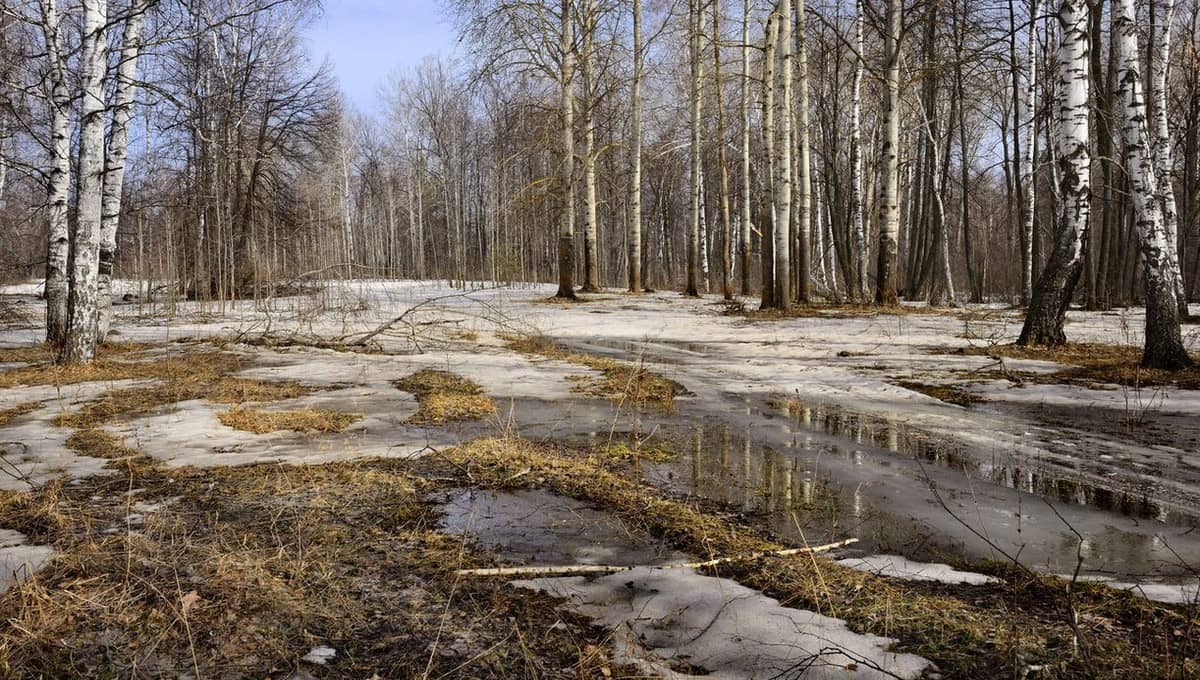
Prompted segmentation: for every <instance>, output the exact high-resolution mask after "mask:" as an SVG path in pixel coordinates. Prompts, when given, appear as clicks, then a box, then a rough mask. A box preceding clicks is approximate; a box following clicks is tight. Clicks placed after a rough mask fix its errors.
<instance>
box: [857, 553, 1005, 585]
mask: <svg viewBox="0 0 1200 680" xmlns="http://www.w3.org/2000/svg"><path fill="white" fill-rule="evenodd" d="M837 563H838V564H840V565H842V566H843V567H849V568H850V569H854V570H855V571H865V572H868V573H871V574H875V575H877V576H890V577H892V578H899V579H904V580H906V581H936V582H938V583H950V584H957V583H966V584H970V585H976V586H978V585H984V584H987V583H1000V579H998V578H996V577H994V576H987V575H986V574H977V573H975V572H971V571H959V570H957V569H955V568H953V567H951V566H950V565H948V564H938V563H929V562H914V561H913V560H910V559H907V558H905V557H901V556H900V555H867V556H865V557H852V558H848V559H844V560H837Z"/></svg>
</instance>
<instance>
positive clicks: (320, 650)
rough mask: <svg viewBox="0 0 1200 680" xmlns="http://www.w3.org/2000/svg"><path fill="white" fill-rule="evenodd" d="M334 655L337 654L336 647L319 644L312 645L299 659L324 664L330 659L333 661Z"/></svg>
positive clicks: (319, 664)
mask: <svg viewBox="0 0 1200 680" xmlns="http://www.w3.org/2000/svg"><path fill="white" fill-rule="evenodd" d="M335 656H337V650H336V649H334V648H333V647H327V646H325V645H320V646H319V647H313V648H312V649H311V650H309V652H308V654H305V655H304V656H302V657H300V660H301V661H304V662H306V663H311V664H316V665H318V666H324V665H325V664H327V663H329V662H330V661H333V658H334V657H335Z"/></svg>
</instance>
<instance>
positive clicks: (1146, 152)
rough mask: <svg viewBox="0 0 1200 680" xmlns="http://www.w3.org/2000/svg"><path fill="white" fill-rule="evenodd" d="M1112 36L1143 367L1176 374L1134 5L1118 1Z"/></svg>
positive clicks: (1170, 263)
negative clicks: (1141, 292) (1139, 276)
mask: <svg viewBox="0 0 1200 680" xmlns="http://www.w3.org/2000/svg"><path fill="white" fill-rule="evenodd" d="M1112 21H1113V28H1112V33H1113V37H1114V39H1115V40H1116V42H1117V44H1116V45H1115V47H1116V49H1118V50H1119V55H1120V56H1119V70H1118V75H1117V83H1118V86H1117V98H1118V99H1119V100H1120V101H1121V111H1122V116H1121V137H1122V141H1123V142H1124V143H1125V174H1126V177H1127V178H1128V181H1129V194H1130V197H1131V198H1132V200H1133V212H1134V224H1135V226H1136V227H1137V235H1138V245H1139V249H1140V251H1141V255H1142V271H1143V274H1144V276H1145V287H1146V347H1145V351H1144V353H1143V354H1142V365H1143V366H1145V367H1147V368H1161V369H1166V370H1178V369H1181V368H1187V367H1189V366H1191V365H1192V360H1191V357H1189V356H1188V353H1187V350H1186V349H1185V348H1184V346H1183V338H1182V336H1181V333H1180V328H1179V304H1178V299H1177V291H1178V285H1177V281H1178V278H1179V276H1178V268H1179V263H1178V258H1177V253H1176V251H1175V248H1174V246H1175V244H1174V243H1173V242H1172V240H1171V237H1170V234H1169V233H1168V230H1167V226H1166V224H1165V223H1164V221H1163V214H1162V204H1161V203H1160V198H1161V195H1162V194H1161V193H1160V192H1159V191H1158V187H1157V186H1156V184H1157V172H1156V168H1155V162H1154V160H1155V159H1154V154H1153V149H1152V148H1151V144H1152V142H1151V138H1150V132H1149V129H1148V127H1147V124H1146V123H1147V121H1146V102H1145V100H1144V98H1143V94H1142V79H1141V71H1140V69H1139V64H1138V43H1137V24H1136V14H1135V11H1134V7H1133V0H1117V2H1116V3H1115V4H1114V6H1113V14H1112Z"/></svg>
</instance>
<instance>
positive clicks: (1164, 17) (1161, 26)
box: [1148, 0, 1188, 318]
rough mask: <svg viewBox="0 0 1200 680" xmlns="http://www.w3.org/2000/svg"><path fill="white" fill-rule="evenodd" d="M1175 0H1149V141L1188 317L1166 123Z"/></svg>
mask: <svg viewBox="0 0 1200 680" xmlns="http://www.w3.org/2000/svg"><path fill="white" fill-rule="evenodd" d="M1174 15H1175V0H1150V49H1149V50H1148V52H1149V55H1150V92H1149V104H1150V112H1151V130H1152V133H1151V141H1152V145H1153V157H1154V166H1155V179H1156V182H1157V187H1158V196H1157V199H1158V203H1159V206H1160V208H1161V209H1162V220H1163V229H1164V230H1165V232H1166V235H1167V241H1168V243H1169V245H1170V247H1171V252H1172V253H1173V254H1174V258H1175V260H1176V265H1175V267H1174V269H1175V297H1176V302H1177V303H1178V304H1179V314H1180V316H1181V317H1182V318H1187V316H1188V296H1187V290H1186V289H1185V288H1184V285H1183V272H1182V268H1181V267H1180V266H1179V263H1180V262H1182V261H1183V259H1182V257H1181V256H1180V249H1179V211H1178V208H1177V207H1176V204H1175V185H1174V182H1175V173H1174V162H1173V161H1172V158H1171V156H1172V154H1171V129H1170V126H1169V125H1168V124H1167V113H1168V112H1167V106H1168V104H1167V101H1168V97H1167V82H1168V81H1167V66H1168V64H1169V63H1170V60H1171V23H1172V18H1173V17H1174Z"/></svg>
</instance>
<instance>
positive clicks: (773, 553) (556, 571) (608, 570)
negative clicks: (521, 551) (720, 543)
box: [454, 538, 858, 576]
mask: <svg viewBox="0 0 1200 680" xmlns="http://www.w3.org/2000/svg"><path fill="white" fill-rule="evenodd" d="M855 543H858V539H857V538H847V539H846V540H844V541H838V542H836V543H826V544H825V545H815V546H812V547H811V548H786V549H783V550H764V551H759V552H754V553H750V554H748V555H734V556H733V557H718V558H716V559H712V560H705V561H703V562H683V563H678V564H651V565H638V564H633V565H628V566H621V565H614V564H568V565H563V566H549V565H548V566H540V567H538V566H534V567H489V568H487V569H459V570H458V571H456V572H454V573H455V574H456V575H458V576H578V575H580V574H618V573H620V572H622V571H630V570H632V569H642V568H646V569H703V568H704V567H715V566H717V565H719V564H727V563H729V562H741V561H744V560H756V559H758V558H760V557H788V556H790V555H811V554H814V553H823V552H829V551H830V550H836V549H838V548H844V547H846V546H848V545H853V544H855Z"/></svg>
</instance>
